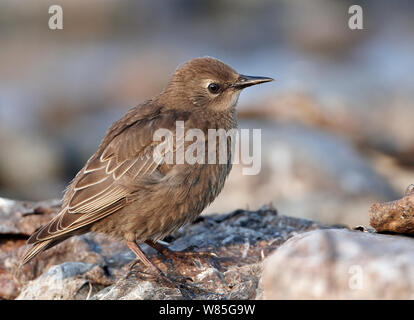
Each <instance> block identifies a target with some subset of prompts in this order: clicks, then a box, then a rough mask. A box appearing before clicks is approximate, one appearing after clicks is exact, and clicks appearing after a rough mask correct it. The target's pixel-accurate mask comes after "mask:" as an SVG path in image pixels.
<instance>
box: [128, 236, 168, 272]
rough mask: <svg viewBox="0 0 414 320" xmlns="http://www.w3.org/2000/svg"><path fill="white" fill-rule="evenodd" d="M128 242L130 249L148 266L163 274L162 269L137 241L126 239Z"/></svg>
mask: <svg viewBox="0 0 414 320" xmlns="http://www.w3.org/2000/svg"><path fill="white" fill-rule="evenodd" d="M126 244H127V246H128V248H129V249H131V251H132V252H133V253H135V255H136V256H137V258H138V259H139V260H141V261H142V262H143V263H144V264H145V265H146V266H147V267H149V268H150V269H151V271H153V272H154V273H155V274H156V275H163V273H162V271H161V270H160V269H159V268H158V267H157V266H156V265H155V264H154V263H153V262H152V261H151V260H150V259H148V258H147V256H146V255H145V253H144V252H143V251H142V250H141V248H140V247H139V246H138V245H137V244H136V243H135V241H126Z"/></svg>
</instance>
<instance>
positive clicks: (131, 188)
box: [22, 58, 273, 273]
mask: <svg viewBox="0 0 414 320" xmlns="http://www.w3.org/2000/svg"><path fill="white" fill-rule="evenodd" d="M272 80H273V79H271V78H265V77H250V76H244V75H240V74H238V73H237V72H236V71H235V70H233V69H232V68H231V67H229V66H228V65H226V64H224V63H223V62H221V61H219V60H217V59H213V58H197V59H193V60H190V61H188V62H187V63H185V64H184V65H182V66H180V67H179V68H178V69H177V70H176V71H175V73H174V74H173V76H172V78H171V80H170V82H169V83H168V85H167V87H166V88H165V90H164V91H162V92H161V93H160V94H159V95H158V96H156V97H154V98H153V99H151V100H149V101H147V102H144V103H143V104H140V105H138V106H136V107H134V108H132V109H130V110H129V111H128V112H127V113H126V114H125V115H124V116H123V117H122V118H121V119H120V120H118V121H116V122H115V123H114V124H113V125H112V126H111V127H110V128H109V129H108V131H107V133H106V135H105V137H104V139H103V140H102V142H101V144H100V146H99V148H98V150H97V151H96V152H95V154H93V155H92V157H91V158H90V159H89V160H88V161H87V162H86V164H85V166H84V167H83V168H82V169H81V170H80V171H79V173H78V174H77V175H76V177H75V178H74V179H73V181H72V182H71V183H70V185H69V186H68V187H67V189H66V192H65V195H64V198H63V203H62V209H61V211H60V212H59V213H58V215H57V216H56V217H55V218H54V219H52V220H51V221H50V222H49V223H48V224H46V225H45V226H43V227H41V228H40V229H39V230H37V231H36V232H35V233H33V234H32V236H31V237H30V238H29V240H28V243H29V244H33V246H32V247H31V248H30V249H29V250H28V252H27V253H26V254H25V256H24V257H23V259H22V265H23V264H25V263H27V262H29V261H30V260H31V259H33V258H34V257H35V256H36V255H37V254H39V253H40V252H42V251H44V250H46V249H49V248H51V247H53V246H55V245H56V244H58V243H60V242H62V241H64V240H66V239H67V238H69V237H71V236H73V235H79V234H83V233H87V232H98V233H103V234H105V235H108V236H111V237H113V238H115V239H119V240H124V241H125V242H126V244H127V245H128V247H129V248H130V249H131V250H132V251H133V252H134V253H135V254H136V255H137V257H138V258H139V259H141V260H142V262H144V264H145V265H147V266H148V267H150V268H151V269H152V270H153V271H155V272H157V273H161V272H160V270H159V269H158V267H156V265H155V264H154V263H152V262H151V261H150V260H149V259H148V258H147V257H146V256H145V254H144V253H143V252H142V250H141V249H140V247H139V246H138V244H141V243H147V244H148V245H150V246H152V247H153V248H155V249H157V250H158V251H160V252H161V253H163V254H168V253H170V252H171V251H170V250H169V249H167V248H166V247H164V246H162V245H161V244H159V243H157V241H158V240H160V239H163V238H164V237H166V236H167V235H169V234H171V233H172V232H173V231H175V230H177V229H178V228H180V227H181V226H183V225H184V224H186V223H188V222H190V221H193V220H194V219H195V218H196V217H197V216H198V215H199V214H200V213H201V212H202V210H203V209H204V208H205V207H206V206H207V205H208V204H210V203H211V202H212V201H213V200H214V199H215V198H216V197H217V195H218V194H219V193H220V191H221V190H222V188H223V185H224V182H225V180H226V178H227V176H228V174H229V172H230V170H231V166H232V164H231V161H228V162H227V163H224V164H223V163H217V164H209V163H204V164H203V163H201V164H200V163H195V164H189V163H178V161H176V163H167V162H166V161H163V162H159V161H156V160H155V158H154V156H153V154H154V151H155V149H156V147H157V146H159V145H160V143H161V142H160V141H155V140H154V133H155V132H156V130H157V129H160V128H165V129H168V130H170V131H171V132H172V133H173V134H174V135H175V136H176V138H177V134H176V122H177V121H183V122H184V127H185V130H188V129H194V128H197V129H200V130H201V131H202V132H204V133H205V134H206V135H207V131H208V129H224V130H230V129H234V128H236V127H237V120H236V113H235V105H236V103H237V100H238V97H239V94H240V91H241V90H242V89H243V88H246V87H249V86H252V85H255V84H259V83H264V82H268V81H272ZM180 141H181V142H183V139H181V140H180V139H177V140H176V142H175V143H174V145H173V146H172V148H171V149H170V151H165V153H164V156H166V154H168V152H170V154H171V153H172V154H174V155H175V154H176V153H177V148H178V147H179V146H178V144H179V143H180ZM188 143H189V142H187V141H184V145H185V146H186V145H188ZM207 144H208V141H207V139H206V141H205V146H207ZM217 153H218V150H217ZM227 153H228V155H229V156H230V155H231V148H228V149H227ZM229 159H230V157H229ZM205 162H207V161H205Z"/></svg>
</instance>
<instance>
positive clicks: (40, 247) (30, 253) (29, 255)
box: [20, 239, 60, 267]
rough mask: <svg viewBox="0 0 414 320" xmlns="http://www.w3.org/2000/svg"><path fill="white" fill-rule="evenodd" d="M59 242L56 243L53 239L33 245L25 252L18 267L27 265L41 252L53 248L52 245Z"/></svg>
mask: <svg viewBox="0 0 414 320" xmlns="http://www.w3.org/2000/svg"><path fill="white" fill-rule="evenodd" d="M59 242H60V241H56V240H55V239H49V240H45V241H41V242H38V243H36V244H34V245H33V246H32V247H31V248H30V249H29V250H27V252H26V253H25V255H24V257H23V259H22V261H21V262H20V267H22V266H23V265H25V264H26V263H28V262H29V261H30V260H32V259H33V258H34V257H35V256H37V255H38V254H39V253H41V252H42V251H44V250H46V249H49V248H51V247H53V246H54V245H56V244H58V243H59Z"/></svg>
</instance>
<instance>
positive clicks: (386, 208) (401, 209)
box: [370, 185, 414, 234]
mask: <svg viewBox="0 0 414 320" xmlns="http://www.w3.org/2000/svg"><path fill="white" fill-rule="evenodd" d="M370 224H371V226H372V227H373V228H375V230H376V231H378V232H396V233H411V234H412V233H414V185H410V186H409V187H408V188H407V191H406V193H405V196H404V197H403V198H402V199H400V200H396V201H392V202H386V203H376V204H374V205H372V206H371V208H370Z"/></svg>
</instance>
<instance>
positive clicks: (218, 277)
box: [0, 200, 323, 300]
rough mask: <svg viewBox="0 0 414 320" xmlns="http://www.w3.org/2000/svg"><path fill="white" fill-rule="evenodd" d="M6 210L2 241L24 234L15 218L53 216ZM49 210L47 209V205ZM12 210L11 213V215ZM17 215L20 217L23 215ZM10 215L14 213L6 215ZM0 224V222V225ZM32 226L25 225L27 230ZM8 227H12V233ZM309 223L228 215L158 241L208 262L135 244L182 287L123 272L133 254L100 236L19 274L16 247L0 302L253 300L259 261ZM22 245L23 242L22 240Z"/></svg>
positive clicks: (2, 272) (70, 244)
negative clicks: (173, 256)
mask: <svg viewBox="0 0 414 320" xmlns="http://www.w3.org/2000/svg"><path fill="white" fill-rule="evenodd" d="M2 204H3V205H4V204H7V208H8V209H7V210H6V209H4V208H3V209H0V213H1V215H6V214H7V217H8V218H7V219H9V220H10V221H15V222H14V223H11V224H10V225H9V226H8V227H7V228H3V230H5V231H6V233H4V234H2V235H1V236H2V238H4V239H8V237H11V238H12V239H13V237H14V236H15V235H10V233H9V232H10V231H11V230H12V229H13V228H16V229H15V230H14V231H15V232H18V231H19V227H20V226H21V227H22V231H21V233H16V234H20V235H22V236H24V237H26V238H27V235H26V232H27V231H28V227H27V226H26V225H25V223H21V224H19V223H17V220H18V219H23V220H24V219H26V218H27V217H30V216H31V217H32V219H38V220H39V221H43V219H45V217H44V216H43V215H53V214H54V213H52V212H55V211H56V209H55V208H54V207H50V208H49V207H47V206H46V204H47V202H45V203H43V205H44V207H43V210H42V211H41V212H40V213H39V214H35V215H33V214H32V215H29V216H24V215H22V212H23V211H25V210H28V212H32V211H33V208H36V207H37V204H35V203H33V204H30V206H25V205H24V203H20V202H17V201H11V200H3V202H2ZM51 204H52V205H55V203H54V202H51ZM13 208H14V209H13ZM22 208H23V209H24V210H23V209H22ZM13 210H15V211H13ZM3 218H4V219H3V220H2V217H1V216H0V221H4V220H5V217H3ZM39 221H35V220H33V221H32V223H33V225H38V224H39ZM12 227H13V228H12ZM322 227H323V226H322V225H321V224H319V223H316V222H312V221H309V220H304V219H298V218H292V217H286V216H282V215H278V213H277V211H276V210H275V209H273V208H271V207H263V208H261V209H260V210H257V211H248V210H236V211H234V212H231V213H229V214H225V215H211V216H206V217H203V216H201V217H200V218H198V219H197V220H196V221H195V222H194V223H192V224H190V225H187V226H185V227H183V228H181V229H179V230H178V231H177V232H175V233H173V234H172V235H170V236H169V237H167V238H166V239H164V240H165V241H168V243H169V248H170V249H172V250H178V251H181V250H189V251H206V252H211V253H214V254H215V255H216V257H215V256H211V257H207V258H206V257H200V258H199V257H196V258H186V259H185V260H183V259H180V260H175V259H174V261H172V260H170V259H166V258H165V257H163V256H161V255H159V254H158V253H157V252H155V250H153V249H152V248H150V247H148V246H146V245H142V248H143V250H144V251H145V252H146V254H147V255H148V256H149V258H150V259H151V260H152V261H153V262H154V263H156V264H157V265H158V266H159V267H160V269H162V270H163V271H164V273H166V274H168V275H169V276H170V277H171V278H173V279H176V281H175V282H174V283H179V282H180V281H182V279H183V277H188V278H191V279H192V281H188V282H186V284H185V285H183V286H178V287H177V286H176V285H171V283H165V281H160V280H159V279H157V278H154V277H153V276H151V275H149V274H148V270H147V269H146V268H145V266H144V265H143V264H142V263H141V262H139V263H137V264H136V265H135V266H134V268H132V269H130V266H129V263H130V262H131V261H132V260H133V259H134V258H135V256H134V254H133V253H132V252H131V251H130V250H129V249H128V248H127V247H126V246H125V245H124V244H123V243H122V242H119V241H115V240H111V239H108V238H106V237H105V236H103V235H96V234H92V233H90V234H86V235H82V236H76V237H72V238H70V239H68V240H66V241H64V242H62V243H61V244H59V245H57V246H56V247H53V248H51V249H49V250H47V251H45V252H43V253H41V254H40V255H39V257H38V258H36V259H34V260H33V261H32V262H30V263H29V264H27V265H25V266H24V267H23V268H22V269H18V268H17V267H18V264H19V262H20V258H21V256H22V254H23V253H24V251H25V250H26V249H27V247H26V245H24V244H23V243H20V242H18V243H17V242H16V243H15V247H14V248H13V249H11V250H3V247H0V255H1V259H0V284H1V286H0V297H1V298H4V299H13V298H16V297H17V296H18V297H19V299H35V298H43V299H86V298H91V299H99V300H106V299H248V298H249V299H252V298H254V297H255V296H256V290H257V285H258V281H259V278H260V274H261V266H262V260H263V259H264V258H265V257H266V256H267V255H268V254H269V253H270V252H271V251H273V250H274V249H275V248H277V247H278V246H280V245H281V244H282V243H284V242H285V241H286V240H287V239H289V238H290V237H292V236H293V235H295V234H297V233H301V232H304V231H308V230H312V229H315V228H322ZM22 242H24V239H23V240H22Z"/></svg>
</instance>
